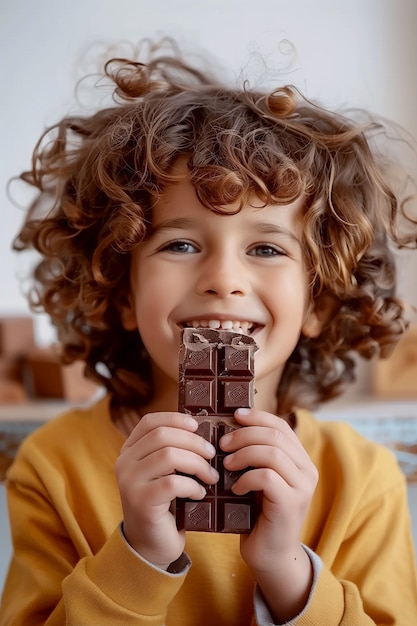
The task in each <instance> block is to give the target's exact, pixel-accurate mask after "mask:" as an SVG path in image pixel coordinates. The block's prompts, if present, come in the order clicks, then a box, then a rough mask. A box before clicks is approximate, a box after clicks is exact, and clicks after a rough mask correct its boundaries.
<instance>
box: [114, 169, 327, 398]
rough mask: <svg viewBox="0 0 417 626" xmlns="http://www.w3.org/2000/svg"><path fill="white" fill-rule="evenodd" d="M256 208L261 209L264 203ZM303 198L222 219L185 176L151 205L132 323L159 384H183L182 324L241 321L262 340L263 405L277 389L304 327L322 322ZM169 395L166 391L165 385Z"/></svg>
mask: <svg viewBox="0 0 417 626" xmlns="http://www.w3.org/2000/svg"><path fill="white" fill-rule="evenodd" d="M253 204H257V206H258V207H259V206H260V204H261V203H260V202H259V200H258V201H254V202H253ZM302 213H303V200H302V199H299V200H297V201H296V202H294V203H293V204H290V205H288V206H277V205H269V206H266V207H264V208H253V207H251V206H247V207H245V208H243V210H242V211H240V212H239V213H237V214H235V215H217V214H215V213H213V212H211V211H210V210H208V209H207V208H205V207H204V206H203V205H202V204H200V202H199V200H198V199H197V196H196V194H195V191H194V188H193V186H192V185H191V183H190V182H189V181H188V179H187V180H184V181H183V182H179V183H177V184H175V185H173V186H172V187H170V188H169V189H168V190H167V191H166V193H165V194H164V196H163V197H162V199H161V200H160V201H158V203H157V204H156V206H155V207H154V209H153V224H152V225H153V233H152V234H151V235H150V237H149V238H148V239H147V240H146V241H145V242H143V243H141V244H140V245H139V246H138V247H137V248H136V249H135V250H134V252H133V254H132V265H131V294H130V302H129V304H128V305H127V306H126V308H125V309H124V311H123V321H124V325H125V327H126V328H127V329H129V330H132V329H134V328H138V329H139V332H140V335H141V337H142V340H143V342H144V345H145V347H146V349H147V350H148V352H149V355H150V357H151V359H152V362H153V366H154V379H155V383H156V391H157V392H158V384H159V385H170V386H171V387H172V386H173V383H175V386H176V384H177V380H178V377H177V371H178V347H179V340H180V331H181V328H183V327H184V326H196V325H201V324H203V325H207V324H209V323H213V324H218V323H219V322H220V323H221V324H224V325H225V326H227V327H230V324H231V323H233V325H234V326H235V327H242V328H243V329H244V330H245V331H246V330H247V332H249V333H251V334H252V335H253V337H254V339H255V340H256V342H257V344H258V346H259V351H258V353H257V355H256V387H257V390H258V394H257V396H256V399H255V400H256V402H257V406H258V407H259V408H261V406H260V404H259V403H258V399H259V402H260V403H261V404H262V401H261V395H260V393H259V392H260V391H262V390H265V391H264V392H263V393H266V394H268V393H273V394H274V395H275V392H276V387H277V384H278V382H279V379H280V377H281V374H282V371H283V368H284V365H285V363H286V361H287V359H288V357H289V356H290V354H291V352H292V351H293V349H294V347H295V345H296V343H297V341H298V339H299V336H300V333H304V334H306V335H307V336H315V335H317V334H318V333H319V332H320V330H321V324H320V321H319V319H318V318H317V316H316V313H315V311H314V310H312V307H311V306H310V305H311V303H310V297H309V293H310V292H309V288H308V275H307V272H306V269H305V265H304V261H303V254H302V245H303V244H302V239H301V236H302V226H301V219H302ZM160 391H161V393H162V391H163V388H161V390H160Z"/></svg>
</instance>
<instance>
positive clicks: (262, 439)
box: [219, 426, 310, 469]
mask: <svg viewBox="0 0 417 626" xmlns="http://www.w3.org/2000/svg"><path fill="white" fill-rule="evenodd" d="M219 444H220V447H221V448H222V450H224V451H225V452H235V451H237V450H241V449H243V448H246V447H249V446H266V447H270V448H276V449H279V450H282V451H284V452H285V454H286V455H288V456H289V457H290V458H291V459H292V460H293V462H294V463H295V465H296V466H297V467H298V468H300V469H303V468H304V467H306V466H307V465H308V464H309V462H310V457H309V456H308V454H307V452H306V450H305V449H304V448H303V446H302V445H301V442H300V441H299V440H298V439H296V440H294V439H293V438H291V437H288V433H287V432H285V431H283V430H280V429H278V428H270V427H266V426H246V427H245V428H239V429H237V430H235V431H233V432H231V433H228V434H227V435H224V436H223V437H222V438H221V439H220V442H219Z"/></svg>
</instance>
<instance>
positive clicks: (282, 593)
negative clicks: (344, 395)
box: [220, 409, 318, 621]
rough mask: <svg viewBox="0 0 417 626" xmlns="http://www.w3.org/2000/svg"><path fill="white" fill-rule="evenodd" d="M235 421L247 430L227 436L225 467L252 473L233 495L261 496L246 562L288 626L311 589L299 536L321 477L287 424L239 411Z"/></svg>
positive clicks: (246, 540) (247, 538)
mask: <svg viewBox="0 0 417 626" xmlns="http://www.w3.org/2000/svg"><path fill="white" fill-rule="evenodd" d="M235 418H236V421H237V422H239V423H240V424H241V425H242V426H245V428H240V429H237V430H235V431H233V432H232V433H229V434H227V435H225V436H224V437H222V439H221V441H220V446H221V448H222V449H223V450H224V451H225V452H227V453H231V454H228V455H227V456H226V457H225V459H224V465H225V467H226V468H227V469H228V470H231V471H238V470H242V469H245V468H247V467H251V468H253V469H250V470H248V471H247V472H245V473H244V474H243V475H242V476H240V478H239V479H238V480H237V481H236V483H235V485H234V486H233V492H234V493H235V494H237V495H242V494H245V493H247V492H248V491H251V490H252V491H260V492H262V510H261V512H260V514H259V516H258V519H257V522H256V524H255V527H254V529H253V530H252V532H251V533H250V534H249V535H242V536H241V554H242V558H243V559H244V560H245V561H246V563H247V565H248V567H249V568H250V570H251V571H252V574H253V575H254V577H255V580H257V582H258V584H259V585H260V587H261V589H262V591H263V593H264V596H265V597H266V599H267V601H268V603H269V605H270V607H272V608H273V609H274V616H275V617H276V618H279V619H281V620H284V621H288V620H289V619H292V618H293V617H295V615H297V613H298V612H299V611H300V610H301V609H302V608H303V607H304V605H305V602H306V600H307V597H308V592H309V590H310V587H311V579H312V566H311V563H310V559H309V557H308V555H307V554H306V552H305V550H304V549H303V547H302V546H301V540H300V537H301V531H302V527H303V524H304V520H305V517H306V514H307V511H308V508H309V506H310V503H311V500H312V497H313V493H314V490H315V488H316V485H317V481H318V472H317V469H316V467H315V466H314V464H313V462H312V461H311V459H310V457H309V455H308V454H307V452H306V450H305V449H304V448H303V446H302V445H301V442H300V440H299V439H298V437H297V435H296V434H295V432H294V431H293V430H292V428H291V427H290V426H289V424H288V423H287V422H285V421H284V420H283V419H280V418H278V417H277V416H275V415H272V414H270V413H266V412H264V411H257V410H255V409H239V410H238V411H236V413H235ZM286 605H288V606H287V607H286Z"/></svg>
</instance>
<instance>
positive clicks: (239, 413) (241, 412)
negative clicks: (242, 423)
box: [235, 409, 251, 415]
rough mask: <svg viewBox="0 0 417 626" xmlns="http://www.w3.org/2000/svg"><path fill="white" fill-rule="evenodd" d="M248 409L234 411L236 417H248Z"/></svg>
mask: <svg viewBox="0 0 417 626" xmlns="http://www.w3.org/2000/svg"><path fill="white" fill-rule="evenodd" d="M250 411H251V410H250V409H236V411H235V413H237V414H238V415H249V413H250Z"/></svg>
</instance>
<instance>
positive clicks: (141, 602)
mask: <svg viewBox="0 0 417 626" xmlns="http://www.w3.org/2000/svg"><path fill="white" fill-rule="evenodd" d="M181 559H182V560H181ZM180 560H181V565H182V569H181V570H180V571H178V572H165V571H163V570H161V569H159V568H157V567H155V566H154V565H152V564H151V563H148V562H147V561H145V559H143V558H142V557H141V556H140V555H139V554H137V552H135V551H134V550H133V549H132V548H131V547H130V546H129V544H128V543H127V542H126V540H125V539H124V537H123V535H122V532H121V530H120V528H118V529H116V530H115V532H114V533H113V534H112V535H111V536H110V537H109V539H108V541H107V542H106V543H105V545H104V546H103V547H102V549H101V550H100V552H98V553H97V554H96V556H95V557H94V558H93V559H91V560H90V559H87V562H86V574H87V576H88V577H89V579H90V580H91V581H92V582H93V583H94V585H96V587H98V588H99V589H100V590H101V592H102V593H103V594H104V596H107V597H108V598H111V600H112V601H113V602H114V603H116V604H119V605H120V606H123V607H124V608H125V609H127V610H130V611H133V612H138V613H140V614H142V615H148V616H151V615H159V614H161V613H163V611H164V610H166V608H167V607H168V605H169V604H170V602H171V601H172V600H173V598H174V597H175V596H176V595H177V593H178V591H179V590H180V588H181V586H182V584H183V582H184V580H185V576H186V573H187V571H188V569H189V567H190V560H189V558H188V556H187V555H183V556H182V557H180ZM176 564H178V561H177V562H176ZM109 572H111V574H109ZM138 607H140V610H138Z"/></svg>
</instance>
